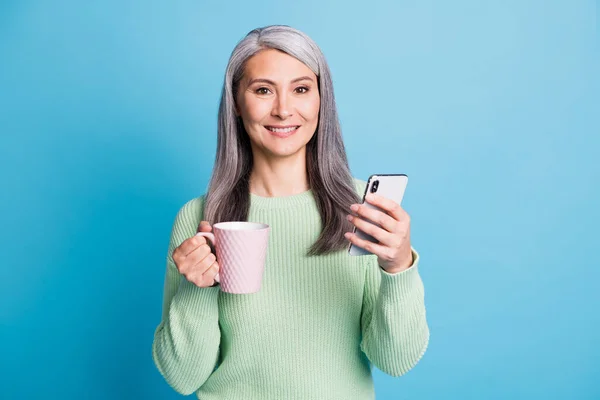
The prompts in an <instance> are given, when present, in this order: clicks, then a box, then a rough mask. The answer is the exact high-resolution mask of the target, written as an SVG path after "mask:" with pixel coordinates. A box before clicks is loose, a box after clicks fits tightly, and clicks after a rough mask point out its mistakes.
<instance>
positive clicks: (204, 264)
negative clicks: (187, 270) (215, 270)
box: [192, 253, 217, 275]
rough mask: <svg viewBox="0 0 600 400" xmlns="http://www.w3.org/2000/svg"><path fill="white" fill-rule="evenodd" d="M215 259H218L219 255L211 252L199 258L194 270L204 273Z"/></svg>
mask: <svg viewBox="0 0 600 400" xmlns="http://www.w3.org/2000/svg"><path fill="white" fill-rule="evenodd" d="M215 261H217V257H215V255H214V254H213V253H209V254H208V255H207V256H206V257H203V258H202V259H201V260H199V261H198V262H197V263H196V264H195V265H194V266H193V267H192V269H193V270H194V272H197V273H198V274H201V275H204V274H205V273H206V272H207V271H208V269H209V268H210V267H211V266H212V265H213V263H214V262H215Z"/></svg>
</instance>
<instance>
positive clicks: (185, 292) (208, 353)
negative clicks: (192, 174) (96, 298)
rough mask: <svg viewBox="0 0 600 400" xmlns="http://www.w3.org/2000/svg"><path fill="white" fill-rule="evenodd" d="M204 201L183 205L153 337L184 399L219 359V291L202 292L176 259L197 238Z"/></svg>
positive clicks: (155, 354)
mask: <svg viewBox="0 0 600 400" xmlns="http://www.w3.org/2000/svg"><path fill="white" fill-rule="evenodd" d="M201 214H202V198H198V199H194V200H192V201H190V202H188V203H187V204H186V205H184V206H183V207H182V208H181V210H180V211H179V213H178V214H177V217H176V218H175V223H174V225H173V230H172V233H171V240H170V243H169V250H168V254H167V268H166V274H165V284H164V294H163V308H162V319H161V322H160V324H159V325H158V327H157V328H156V331H155V333H154V341H153V343H152V359H153V360H154V363H155V364H156V367H157V368H158V370H159V371H160V373H161V375H162V376H163V377H164V378H165V380H166V381H167V383H168V384H169V385H170V386H171V387H173V389H175V390H176V391H177V392H179V393H181V394H185V395H188V394H192V393H194V392H195V391H197V390H198V389H199V388H200V387H201V386H202V385H203V384H204V382H205V381H206V380H207V379H208V377H209V376H210V374H211V373H212V372H213V371H214V369H215V366H216V365H217V361H218V357H219V344H220V340H221V335H220V330H219V310H218V296H219V290H220V289H219V287H218V286H216V287H209V288H199V287H197V286H196V285H194V284H193V283H190V282H188V281H187V280H186V279H185V278H184V277H183V276H182V275H181V274H179V271H178V270H177V267H176V265H175V263H174V261H173V258H172V254H173V250H175V249H176V248H177V247H178V246H179V245H180V244H181V243H182V242H183V241H184V240H185V239H187V238H190V237H192V236H193V235H194V234H195V233H196V228H197V226H198V223H199V221H200V220H201Z"/></svg>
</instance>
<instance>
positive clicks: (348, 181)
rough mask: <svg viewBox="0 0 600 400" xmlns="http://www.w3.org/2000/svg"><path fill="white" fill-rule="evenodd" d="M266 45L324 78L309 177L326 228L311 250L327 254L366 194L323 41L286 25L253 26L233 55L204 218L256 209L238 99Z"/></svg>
mask: <svg viewBox="0 0 600 400" xmlns="http://www.w3.org/2000/svg"><path fill="white" fill-rule="evenodd" d="M264 49H276V50H279V51H282V52H284V53H287V54H289V55H291V56H292V57H295V58H296V59H298V60H299V61H301V62H302V63H304V64H305V65H306V66H307V67H308V68H310V69H311V70H312V71H313V72H314V73H315V75H316V76H317V78H318V87H319V93H320V97H321V104H320V109H319V123H318V127H317V130H316V132H315V135H313V137H312V139H311V140H310V141H309V142H308V144H307V148H306V168H307V174H308V181H309V184H310V187H311V189H312V193H313V196H314V197H315V200H316V203H317V206H318V209H319V213H320V216H321V222H322V230H321V234H320V236H319V238H318V239H317V241H316V242H315V243H314V244H313V245H312V247H311V248H310V251H309V254H311V255H317V254H326V253H329V252H332V251H336V250H341V249H343V248H344V247H345V246H346V245H347V243H348V242H347V241H346V239H345V238H344V232H348V231H349V230H351V228H352V225H351V224H350V223H349V222H348V221H347V220H346V214H348V213H349V211H350V205H351V204H352V203H357V202H359V201H360V198H359V196H358V194H357V192H356V188H355V185H354V181H353V178H352V175H351V173H350V168H349V167H348V160H347V158H346V150H345V148H344V143H343V141H342V133H341V128H340V124H339V120H338V115H337V109H336V106H335V98H334V94H333V83H332V80H331V74H330V72H329V67H328V66H327V62H326V61H325V57H324V56H323V53H322V52H321V50H320V49H319V47H318V46H317V44H316V43H315V42H314V41H313V40H312V39H311V38H309V37H308V36H307V35H306V34H304V33H302V32H300V31H298V30H297V29H294V28H291V27H289V26H284V25H272V26H267V27H263V28H258V29H254V30H252V31H251V32H250V33H248V35H247V36H246V37H245V38H243V39H242V40H241V41H240V42H239V43H238V44H237V46H236V47H235V49H234V50H233V52H232V53H231V57H230V59H229V63H228V64H227V70H226V73H225V82H224V84H223V91H222V94H221V104H220V106H219V127H218V139H217V155H216V159H215V165H214V168H213V173H212V177H211V180H210V184H209V188H208V192H207V195H206V203H205V209H204V210H205V211H204V219H205V220H207V221H208V222H210V223H211V224H214V223H217V222H221V221H246V220H247V219H248V211H249V208H250V192H249V190H250V188H249V178H250V173H251V171H252V166H253V161H252V160H253V159H252V150H251V146H250V139H249V136H248V134H247V133H246V131H245V129H244V126H243V124H242V122H241V119H239V118H237V117H236V115H235V97H236V93H237V90H238V87H239V83H240V80H241V79H242V76H243V73H244V68H245V65H246V62H247V60H248V59H249V58H250V57H252V56H254V55H255V54H257V53H258V52H260V51H261V50H264Z"/></svg>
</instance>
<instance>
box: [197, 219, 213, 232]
mask: <svg viewBox="0 0 600 400" xmlns="http://www.w3.org/2000/svg"><path fill="white" fill-rule="evenodd" d="M210 231H212V226H211V225H210V223H209V222H208V221H200V224H198V232H210Z"/></svg>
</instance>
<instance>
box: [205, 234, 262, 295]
mask: <svg viewBox="0 0 600 400" xmlns="http://www.w3.org/2000/svg"><path fill="white" fill-rule="evenodd" d="M270 229H271V228H270V227H269V225H267V224H260V223H255V222H219V223H218V224H214V225H213V232H214V234H213V233H210V232H198V233H197V234H196V236H204V237H206V238H208V239H209V240H210V241H211V242H212V244H213V246H214V247H215V251H216V253H217V254H216V256H217V261H218V263H219V273H218V274H217V276H216V277H215V280H216V281H217V282H220V284H221V290H222V291H223V292H227V293H237V294H245V293H256V292H258V291H259V290H260V288H261V284H262V278H263V273H264V269H265V258H266V255H267V245H268V242H269V231H270Z"/></svg>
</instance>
